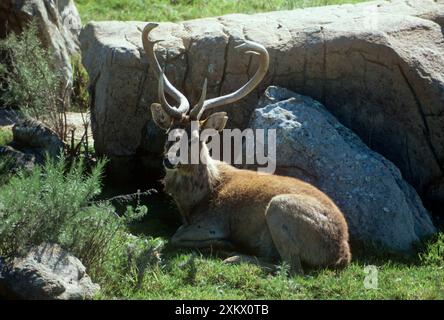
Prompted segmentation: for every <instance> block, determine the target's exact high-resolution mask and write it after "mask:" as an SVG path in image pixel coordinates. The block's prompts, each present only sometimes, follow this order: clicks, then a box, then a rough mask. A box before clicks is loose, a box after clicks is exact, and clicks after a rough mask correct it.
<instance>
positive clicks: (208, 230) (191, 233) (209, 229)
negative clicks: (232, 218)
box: [171, 221, 234, 250]
mask: <svg viewBox="0 0 444 320" xmlns="http://www.w3.org/2000/svg"><path fill="white" fill-rule="evenodd" d="M228 236H229V235H228V233H227V232H226V231H225V230H224V228H222V227H221V226H218V225H217V224H214V223H209V222H208V223H207V222H205V221H201V222H198V223H193V224H190V225H183V226H181V227H180V228H179V229H177V231H176V233H175V234H174V235H173V237H172V238H171V244H172V245H173V246H176V247H181V248H210V247H212V248H214V249H218V250H233V248H234V246H233V245H232V243H231V242H230V241H229V240H228Z"/></svg>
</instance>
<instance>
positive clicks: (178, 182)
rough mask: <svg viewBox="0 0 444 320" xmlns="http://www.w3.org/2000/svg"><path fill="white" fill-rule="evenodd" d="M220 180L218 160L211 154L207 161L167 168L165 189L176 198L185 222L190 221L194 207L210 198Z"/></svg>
mask: <svg viewBox="0 0 444 320" xmlns="http://www.w3.org/2000/svg"><path fill="white" fill-rule="evenodd" d="M218 181H219V170H218V162H217V161H215V160H213V159H211V157H210V156H209V154H207V159H206V163H200V164H194V165H185V166H182V167H180V168H179V169H177V170H167V173H166V175H165V179H164V183H165V191H166V192H167V193H168V194H170V195H171V196H172V197H173V199H174V200H175V202H176V204H177V206H178V207H179V210H180V212H181V214H182V217H183V218H184V219H185V221H184V222H189V216H190V213H191V211H192V210H193V208H195V207H196V206H197V205H198V204H200V203H201V202H202V201H206V200H207V199H208V196H209V195H210V193H211V192H212V191H213V189H214V188H215V186H216V184H217V183H218Z"/></svg>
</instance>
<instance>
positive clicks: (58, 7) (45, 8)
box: [0, 0, 82, 83]
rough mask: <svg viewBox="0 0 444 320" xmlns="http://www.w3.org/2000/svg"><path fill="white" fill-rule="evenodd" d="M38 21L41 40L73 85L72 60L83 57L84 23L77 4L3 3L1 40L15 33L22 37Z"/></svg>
mask: <svg viewBox="0 0 444 320" xmlns="http://www.w3.org/2000/svg"><path fill="white" fill-rule="evenodd" d="M31 20H35V21H36V23H37V26H38V30H39V38H40V40H41V41H42V43H43V45H44V46H45V47H46V48H49V49H50V50H51V51H52V52H53V55H54V58H55V62H56V68H58V69H59V70H61V72H62V75H63V79H64V81H65V83H67V82H68V81H71V82H72V67H71V56H72V55H74V54H79V52H80V48H79V40H78V36H79V33H80V29H81V28H82V23H81V20H80V15H79V13H78V11H77V8H76V6H75V4H74V1H73V0H2V1H1V3H0V37H5V36H6V34H7V33H9V32H11V31H13V32H15V33H20V32H21V31H22V30H23V28H24V27H25V26H26V25H27V24H28V23H29V21H31Z"/></svg>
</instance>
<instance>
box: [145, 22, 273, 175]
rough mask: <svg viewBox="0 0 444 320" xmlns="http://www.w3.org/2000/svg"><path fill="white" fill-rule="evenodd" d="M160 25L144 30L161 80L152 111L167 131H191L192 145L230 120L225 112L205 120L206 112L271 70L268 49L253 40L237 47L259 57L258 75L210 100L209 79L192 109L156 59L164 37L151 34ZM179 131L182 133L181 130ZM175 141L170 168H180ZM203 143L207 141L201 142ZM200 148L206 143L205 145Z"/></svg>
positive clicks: (167, 164)
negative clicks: (174, 157) (175, 161)
mask: <svg viewBox="0 0 444 320" xmlns="http://www.w3.org/2000/svg"><path fill="white" fill-rule="evenodd" d="M157 26H158V24H157V23H149V24H147V25H146V26H145V28H144V30H143V32H142V41H143V47H144V50H145V52H146V54H147V56H148V59H149V63H150V66H151V67H153V68H154V73H155V74H156V76H157V78H158V80H159V86H158V95H159V103H153V104H152V105H151V113H152V118H153V120H154V122H155V123H156V125H157V126H159V127H160V128H162V129H164V130H167V131H171V130H174V129H183V131H182V132H186V133H187V137H188V139H189V141H188V143H189V144H191V142H192V140H193V139H196V137H199V136H200V132H201V131H202V130H203V129H215V130H217V131H221V130H223V129H224V127H225V125H226V123H227V120H228V117H227V114H226V113H225V112H216V113H213V114H211V115H209V116H208V117H207V118H205V119H202V115H203V114H204V112H205V111H207V110H210V109H214V108H217V107H221V106H224V105H226V104H230V103H233V102H236V101H238V100H240V99H242V98H243V97H245V96H246V95H247V94H249V93H250V92H251V91H253V90H254V88H255V87H256V86H257V85H258V84H259V83H260V82H261V81H262V79H263V78H264V76H265V74H266V73H267V70H268V65H269V55H268V52H267V50H266V49H265V48H264V47H263V46H262V45H260V44H258V43H255V42H252V41H245V42H244V43H243V44H241V45H239V46H237V47H236V49H243V50H244V51H245V53H246V54H253V55H257V56H258V57H259V68H258V70H257V71H256V73H255V74H254V76H253V77H252V78H251V79H250V80H249V81H248V82H247V83H246V84H245V85H243V86H242V87H241V88H240V89H238V90H237V91H234V92H232V93H230V94H227V95H224V96H221V97H216V98H212V99H206V93H207V80H206V79H205V81H204V84H203V89H202V94H201V97H200V99H199V101H198V103H197V104H196V105H195V106H193V108H190V103H189V101H188V99H187V98H186V97H185V96H184V95H183V94H182V93H181V92H180V91H179V90H177V88H175V87H174V86H173V85H172V84H171V82H170V81H169V80H168V79H167V78H166V76H165V74H164V73H163V71H162V68H161V67H160V64H159V61H158V60H157V58H156V55H155V53H154V46H155V45H156V43H158V42H160V41H162V40H156V41H153V40H151V39H150V36H149V35H150V32H151V31H152V30H153V29H154V28H156V27H157ZM165 92H166V93H167V94H168V95H169V96H170V97H171V98H172V99H174V100H175V102H176V103H175V105H171V104H170V103H169V102H168V101H167V99H166V97H165ZM192 122H193V123H194V126H192ZM196 124H197V126H196ZM175 131H177V132H179V130H175ZM174 143H175V142H174V141H167V142H166V143H165V153H164V154H165V156H164V161H163V163H164V166H165V167H166V169H170V170H173V169H176V167H177V165H176V164H172V163H171V162H170V160H169V158H168V156H167V154H168V151H169V150H170V148H171V147H172V145H173V144H174ZM199 143H200V144H204V143H203V142H200V141H199ZM200 147H203V146H202V145H201V146H200ZM199 150H201V148H199Z"/></svg>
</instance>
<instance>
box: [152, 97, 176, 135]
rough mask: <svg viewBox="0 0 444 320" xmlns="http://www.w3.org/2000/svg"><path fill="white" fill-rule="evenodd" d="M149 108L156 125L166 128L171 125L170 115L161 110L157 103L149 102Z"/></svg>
mask: <svg viewBox="0 0 444 320" xmlns="http://www.w3.org/2000/svg"><path fill="white" fill-rule="evenodd" d="M150 109H151V115H152V117H153V121H154V123H155V124H156V125H157V126H158V127H160V128H162V129H165V130H166V129H168V128H169V127H170V126H171V121H172V119H171V117H170V116H169V115H168V114H167V113H166V112H165V110H163V108H162V106H161V105H160V104H159V103H153V104H151V108H150Z"/></svg>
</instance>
